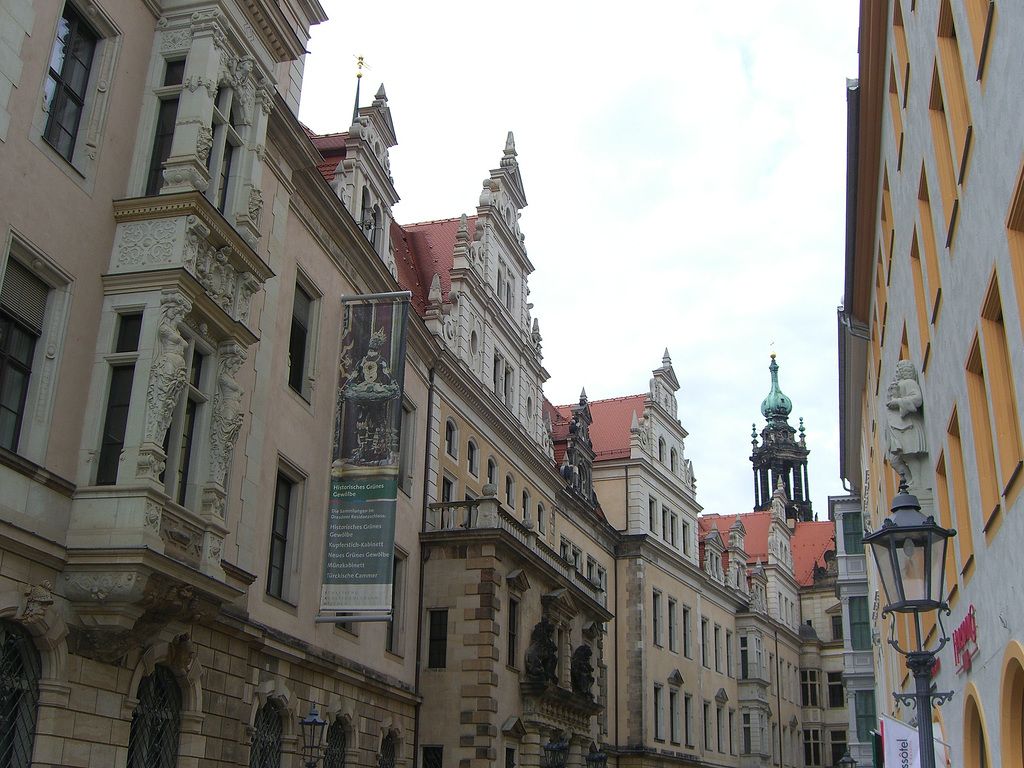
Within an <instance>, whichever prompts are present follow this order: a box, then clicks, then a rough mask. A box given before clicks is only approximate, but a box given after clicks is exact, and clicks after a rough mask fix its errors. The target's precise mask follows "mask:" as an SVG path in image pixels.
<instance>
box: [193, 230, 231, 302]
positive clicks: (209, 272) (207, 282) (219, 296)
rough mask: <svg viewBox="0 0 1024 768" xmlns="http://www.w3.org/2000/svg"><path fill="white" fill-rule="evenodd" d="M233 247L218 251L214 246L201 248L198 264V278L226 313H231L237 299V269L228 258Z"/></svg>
mask: <svg viewBox="0 0 1024 768" xmlns="http://www.w3.org/2000/svg"><path fill="white" fill-rule="evenodd" d="M230 254H231V246H225V247H223V248H220V249H217V248H214V247H213V246H209V245H208V246H205V247H201V248H200V253H199V258H198V261H197V263H196V277H197V278H198V279H199V282H200V284H202V286H203V288H205V289H206V292H207V293H208V294H210V298H212V299H213V300H214V301H215V302H216V303H217V305H218V306H219V307H220V308H221V309H223V310H224V311H225V312H228V313H230V312H231V303H232V301H233V299H234V297H235V268H234V267H232V266H231V262H230V261H229V260H228V256H229V255H230Z"/></svg>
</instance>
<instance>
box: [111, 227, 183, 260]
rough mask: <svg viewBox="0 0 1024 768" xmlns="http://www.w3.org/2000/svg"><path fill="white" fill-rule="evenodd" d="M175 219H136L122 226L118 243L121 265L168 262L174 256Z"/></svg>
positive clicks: (118, 258) (118, 256)
mask: <svg viewBox="0 0 1024 768" xmlns="http://www.w3.org/2000/svg"><path fill="white" fill-rule="evenodd" d="M176 229H177V227H176V226H175V224H174V222H173V221H135V222H131V223H129V224H125V225H124V226H123V227H121V232H120V237H119V238H118V244H117V252H118V255H117V263H118V265H120V266H125V265H131V266H136V267H144V266H148V265H150V264H167V263H169V262H170V261H171V260H172V258H173V257H174V235H175V230H176Z"/></svg>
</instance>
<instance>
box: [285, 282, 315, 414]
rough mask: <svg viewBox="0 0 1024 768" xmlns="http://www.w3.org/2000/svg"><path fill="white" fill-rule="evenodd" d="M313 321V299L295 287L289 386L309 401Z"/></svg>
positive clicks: (289, 350) (289, 340) (289, 352)
mask: <svg viewBox="0 0 1024 768" xmlns="http://www.w3.org/2000/svg"><path fill="white" fill-rule="evenodd" d="M312 319H313V297H312V296H310V295H309V293H308V292H307V291H306V290H304V289H303V288H302V286H300V285H298V284H296V285H295V298H294V299H293V300H292V326H291V333H290V335H289V337H288V386H290V387H291V388H292V389H294V390H295V391H296V392H298V393H299V394H300V395H302V396H303V397H304V398H306V399H307V400H308V399H309V394H310V384H309V352H310V341H311V333H310V331H311V328H312Z"/></svg>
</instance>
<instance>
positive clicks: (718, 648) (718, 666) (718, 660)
mask: <svg viewBox="0 0 1024 768" xmlns="http://www.w3.org/2000/svg"><path fill="white" fill-rule="evenodd" d="M721 671H722V628H721V627H720V626H718V625H717V624H715V672H721Z"/></svg>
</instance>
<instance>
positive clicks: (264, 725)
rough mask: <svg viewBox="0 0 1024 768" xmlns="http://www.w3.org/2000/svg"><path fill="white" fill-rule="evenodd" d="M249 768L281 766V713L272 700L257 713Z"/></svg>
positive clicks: (277, 767) (278, 767) (276, 767)
mask: <svg viewBox="0 0 1024 768" xmlns="http://www.w3.org/2000/svg"><path fill="white" fill-rule="evenodd" d="M249 768H281V715H280V713H278V711H277V707H275V706H274V703H273V702H271V701H268V702H267V703H266V704H264V705H263V706H262V707H260V710H259V712H257V713H256V722H255V723H254V724H253V734H252V746H251V747H250V749H249Z"/></svg>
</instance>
